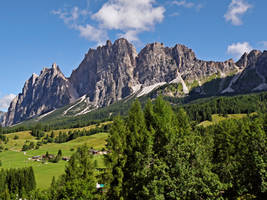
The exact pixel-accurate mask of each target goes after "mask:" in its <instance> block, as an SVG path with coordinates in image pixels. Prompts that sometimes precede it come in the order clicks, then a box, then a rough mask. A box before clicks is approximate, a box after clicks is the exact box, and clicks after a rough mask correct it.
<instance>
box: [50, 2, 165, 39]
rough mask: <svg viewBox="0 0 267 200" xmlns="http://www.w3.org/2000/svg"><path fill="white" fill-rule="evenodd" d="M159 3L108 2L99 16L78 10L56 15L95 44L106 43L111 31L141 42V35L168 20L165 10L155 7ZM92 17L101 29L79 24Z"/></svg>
mask: <svg viewBox="0 0 267 200" xmlns="http://www.w3.org/2000/svg"><path fill="white" fill-rule="evenodd" d="M155 3H156V1H155V0H108V1H107V2H106V3H104V4H103V5H102V7H101V8H100V9H99V10H98V11H97V12H96V13H95V14H90V12H89V11H88V9H87V10H82V9H79V8H78V7H74V8H73V9H72V10H71V11H66V10H57V11H52V14H54V15H58V16H59V18H60V19H62V20H63V21H64V23H65V24H67V25H68V26H69V27H70V28H72V29H75V30H78V31H79V32H80V36H81V37H84V38H86V39H88V40H91V41H96V42H98V43H103V42H104V41H103V40H105V39H107V35H108V34H107V33H108V31H109V30H116V31H119V32H120V33H119V34H118V35H120V36H123V37H125V38H126V39H128V40H130V41H138V34H139V33H141V32H144V31H151V30H153V28H154V26H155V25H156V24H157V23H160V22H161V21H162V20H163V19H164V12H165V9H164V8H163V7H161V6H154V4H155ZM89 15H91V20H93V21H94V23H96V24H97V25H95V26H93V25H91V24H89V23H79V18H80V17H88V16H89ZM87 19H88V18H87Z"/></svg>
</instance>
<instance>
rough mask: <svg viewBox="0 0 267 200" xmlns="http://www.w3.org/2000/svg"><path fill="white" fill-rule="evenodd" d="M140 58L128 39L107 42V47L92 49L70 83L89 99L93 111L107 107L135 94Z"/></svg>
mask: <svg viewBox="0 0 267 200" xmlns="http://www.w3.org/2000/svg"><path fill="white" fill-rule="evenodd" d="M136 56H137V53H136V50H135V48H134V47H133V45H132V44H130V43H129V42H128V41H127V40H125V39H119V40H117V41H115V42H114V44H112V43H111V42H110V41H107V43H106V45H105V46H102V47H98V48H97V49H96V50H93V49H90V50H89V52H88V53H87V54H86V55H85V58H84V60H83V61H82V63H81V64H80V66H79V67H78V69H76V70H75V71H73V73H72V75H71V77H70V81H71V83H72V84H73V86H74V88H75V89H76V90H77V92H78V94H79V96H83V95H88V96H89V101H90V103H91V106H92V108H93V107H95V108H97V107H103V106H107V105H109V104H111V103H114V102H116V101H118V100H120V99H123V98H124V97H126V96H128V95H130V94H131V93H132V91H133V90H132V86H133V85H135V84H136V81H135V80H134V77H133V71H134V68H135V66H136Z"/></svg>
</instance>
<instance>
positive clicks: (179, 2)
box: [172, 0, 195, 8]
mask: <svg viewBox="0 0 267 200" xmlns="http://www.w3.org/2000/svg"><path fill="white" fill-rule="evenodd" d="M172 3H173V4H174V5H177V6H183V7H185V8H192V7H193V6H195V4H194V3H192V2H188V1H185V0H183V1H173V2H172Z"/></svg>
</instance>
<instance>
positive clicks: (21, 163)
mask: <svg viewBox="0 0 267 200" xmlns="http://www.w3.org/2000/svg"><path fill="white" fill-rule="evenodd" d="M62 131H63V130H62ZM65 131H67V130H65ZM15 135H17V136H18V137H19V139H16V140H15V139H14V137H15ZM7 137H8V138H9V142H8V143H7V144H5V148H8V150H6V151H3V152H1V153H0V160H1V161H2V168H4V169H9V168H21V167H28V166H33V169H34V172H35V176H36V181H37V187H39V188H47V187H49V185H50V183H51V181H52V178H53V176H55V177H58V176H60V175H61V174H63V173H64V169H65V165H66V163H67V162H66V161H62V160H61V161H59V162H58V163H50V162H46V163H42V162H41V161H40V162H38V161H32V160H30V159H29V158H31V157H32V156H37V155H40V156H41V155H44V154H45V153H46V152H47V151H48V152H49V153H51V154H56V153H57V152H58V150H59V149H61V150H62V153H63V156H71V155H72V154H73V152H74V150H75V149H77V148H78V147H79V146H82V145H84V144H86V145H88V146H89V147H92V148H94V149H99V150H100V149H102V148H104V147H105V144H106V139H107V137H108V134H107V133H98V134H95V135H91V136H84V137H79V138H76V139H75V140H72V141H69V142H66V143H61V144H56V143H48V144H43V145H42V146H40V148H39V149H36V150H30V151H27V152H25V153H24V152H21V151H20V150H21V148H22V146H23V144H24V142H25V141H26V140H29V141H36V140H35V138H34V137H32V136H31V135H30V133H29V131H24V132H19V133H11V134H8V135H7ZM2 145H3V144H2ZM94 158H95V160H97V161H96V163H97V167H99V168H103V167H105V166H104V162H103V156H100V155H99V156H94ZM0 168H1V167H0Z"/></svg>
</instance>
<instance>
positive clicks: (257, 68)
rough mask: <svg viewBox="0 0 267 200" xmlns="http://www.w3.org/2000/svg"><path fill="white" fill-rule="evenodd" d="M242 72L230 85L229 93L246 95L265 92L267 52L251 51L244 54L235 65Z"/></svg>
mask: <svg viewBox="0 0 267 200" xmlns="http://www.w3.org/2000/svg"><path fill="white" fill-rule="evenodd" d="M236 65H237V66H239V67H242V68H244V70H243V71H242V72H241V73H240V74H237V75H236V77H234V78H235V80H234V82H233V83H232V85H231V90H230V91H229V92H231V93H247V92H253V91H262V90H267V51H264V52H261V51H258V50H253V51H251V52H250V53H249V54H247V53H245V54H244V55H243V56H242V57H241V58H240V60H239V61H238V62H237V63H236Z"/></svg>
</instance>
